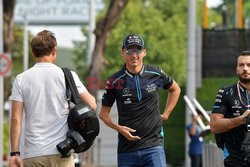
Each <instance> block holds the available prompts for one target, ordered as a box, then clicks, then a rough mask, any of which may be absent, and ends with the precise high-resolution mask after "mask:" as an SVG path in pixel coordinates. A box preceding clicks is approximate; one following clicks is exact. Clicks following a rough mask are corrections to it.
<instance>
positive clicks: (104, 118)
mask: <svg viewBox="0 0 250 167" xmlns="http://www.w3.org/2000/svg"><path fill="white" fill-rule="evenodd" d="M100 118H101V120H102V121H103V122H104V123H105V124H106V125H107V126H109V127H110V128H112V129H114V130H116V131H117V132H119V125H118V124H116V123H114V122H113V120H112V118H111V116H110V115H109V114H100Z"/></svg>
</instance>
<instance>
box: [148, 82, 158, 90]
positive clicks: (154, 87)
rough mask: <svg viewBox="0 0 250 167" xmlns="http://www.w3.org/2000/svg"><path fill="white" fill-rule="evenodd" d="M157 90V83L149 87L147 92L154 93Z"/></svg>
mask: <svg viewBox="0 0 250 167" xmlns="http://www.w3.org/2000/svg"><path fill="white" fill-rule="evenodd" d="M156 88H157V86H156V85H155V83H152V84H149V85H147V87H146V90H147V91H148V92H153V91H155V90H156Z"/></svg>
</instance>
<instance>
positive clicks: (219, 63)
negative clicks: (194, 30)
mask: <svg viewBox="0 0 250 167" xmlns="http://www.w3.org/2000/svg"><path fill="white" fill-rule="evenodd" d="M242 50H250V30H246V29H243V30H239V29H229V30H225V29H221V30H215V29H206V30H203V31H202V76H203V77H231V76H235V67H236V59H237V57H238V55H239V53H240V52H241V51H242Z"/></svg>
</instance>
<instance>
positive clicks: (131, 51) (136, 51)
mask: <svg viewBox="0 0 250 167" xmlns="http://www.w3.org/2000/svg"><path fill="white" fill-rule="evenodd" d="M125 52H126V54H127V55H132V54H133V53H134V52H135V53H136V54H140V53H141V52H142V49H139V48H134V49H125Z"/></svg>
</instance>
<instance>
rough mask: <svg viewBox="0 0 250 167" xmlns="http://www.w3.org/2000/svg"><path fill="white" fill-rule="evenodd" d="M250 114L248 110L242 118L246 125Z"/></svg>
mask: <svg viewBox="0 0 250 167" xmlns="http://www.w3.org/2000/svg"><path fill="white" fill-rule="evenodd" d="M249 114H250V110H246V111H245V112H244V113H243V114H242V115H241V116H240V117H241V118H242V121H243V122H242V123H243V124H245V123H246V121H247V116H248V115H249Z"/></svg>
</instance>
